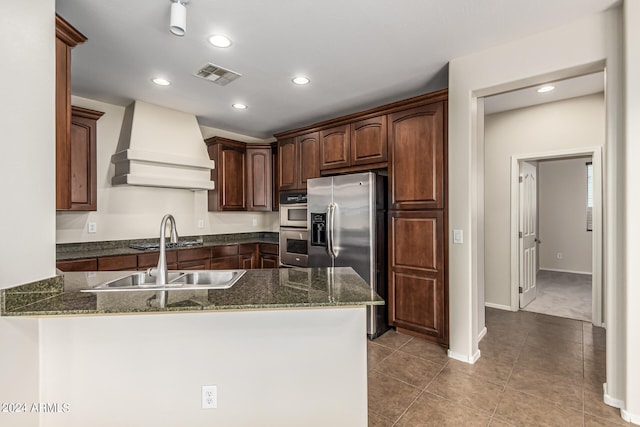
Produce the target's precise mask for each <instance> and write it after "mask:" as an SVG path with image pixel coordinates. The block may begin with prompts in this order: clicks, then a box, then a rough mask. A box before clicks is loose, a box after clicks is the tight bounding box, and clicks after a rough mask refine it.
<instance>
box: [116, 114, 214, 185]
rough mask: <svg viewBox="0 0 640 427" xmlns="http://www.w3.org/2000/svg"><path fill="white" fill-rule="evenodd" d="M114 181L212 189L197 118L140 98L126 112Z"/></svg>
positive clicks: (209, 166) (205, 149)
mask: <svg viewBox="0 0 640 427" xmlns="http://www.w3.org/2000/svg"><path fill="white" fill-rule="evenodd" d="M111 163H113V164H114V165H115V175H114V176H113V178H112V179H111V184H112V185H125V184H127V185H140V186H147V187H165V188H184V189H190V190H212V189H213V188H214V183H213V181H211V170H212V169H213V168H214V167H215V165H214V163H213V161H212V160H210V159H209V155H208V154H207V147H206V145H205V144H204V139H203V137H202V133H201V132H200V127H199V126H198V121H197V120H196V117H195V116H194V115H192V114H187V113H184V112H181V111H176V110H171V109H169V108H165V107H160V106H158V105H153V104H148V103H146V102H142V101H134V102H133V103H132V104H131V105H129V106H128V107H127V108H126V110H125V114H124V120H123V123H122V130H121V132H120V140H119V141H118V148H117V151H116V153H115V154H114V155H113V156H111Z"/></svg>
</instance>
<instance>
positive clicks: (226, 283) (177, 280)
mask: <svg viewBox="0 0 640 427" xmlns="http://www.w3.org/2000/svg"><path fill="white" fill-rule="evenodd" d="M244 273H246V270H197V271H170V272H169V273H168V280H167V284H166V285H160V286H158V285H156V277H155V276H153V275H150V274H149V273H148V272H139V273H133V274H129V275H127V276H124V277H120V278H118V279H114V280H110V281H108V282H104V283H100V284H98V285H96V286H94V287H92V288H89V289H82V290H81V291H82V292H109V291H157V290H161V291H166V290H193V289H228V288H230V287H232V286H233V285H234V284H235V283H236V282H237V281H238V280H239V279H240V278H241V277H242V276H243V275H244Z"/></svg>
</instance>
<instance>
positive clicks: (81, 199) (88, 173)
mask: <svg viewBox="0 0 640 427" xmlns="http://www.w3.org/2000/svg"><path fill="white" fill-rule="evenodd" d="M71 111H72V115H71V144H70V150H71V152H70V154H71V158H70V165H69V167H70V171H71V183H70V185H71V206H70V207H69V210H74V211H95V210H96V209H97V206H98V205H97V198H98V189H97V179H96V127H97V120H98V119H99V118H100V117H102V115H103V114H104V113H103V112H101V111H95V110H90V109H88V108H80V107H71Z"/></svg>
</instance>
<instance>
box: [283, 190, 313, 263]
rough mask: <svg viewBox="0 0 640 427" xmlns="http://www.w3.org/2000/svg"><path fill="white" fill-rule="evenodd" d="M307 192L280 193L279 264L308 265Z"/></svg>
mask: <svg viewBox="0 0 640 427" xmlns="http://www.w3.org/2000/svg"><path fill="white" fill-rule="evenodd" d="M307 215H308V214H307V194H306V193H281V194H280V264H282V265H285V266H296V267H306V266H307V265H308V257H309V251H308V245H309V243H308V239H307V237H308V228H307Z"/></svg>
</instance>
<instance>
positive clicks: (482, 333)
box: [478, 326, 487, 342]
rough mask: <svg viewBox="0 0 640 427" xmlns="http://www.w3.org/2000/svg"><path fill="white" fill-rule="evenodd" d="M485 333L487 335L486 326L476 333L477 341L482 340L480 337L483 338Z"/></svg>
mask: <svg viewBox="0 0 640 427" xmlns="http://www.w3.org/2000/svg"><path fill="white" fill-rule="evenodd" d="M485 335H487V327H486V326H485V327H484V328H482V330H481V331H480V333H479V334H478V342H480V341H482V338H484V336H485Z"/></svg>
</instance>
